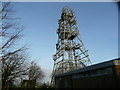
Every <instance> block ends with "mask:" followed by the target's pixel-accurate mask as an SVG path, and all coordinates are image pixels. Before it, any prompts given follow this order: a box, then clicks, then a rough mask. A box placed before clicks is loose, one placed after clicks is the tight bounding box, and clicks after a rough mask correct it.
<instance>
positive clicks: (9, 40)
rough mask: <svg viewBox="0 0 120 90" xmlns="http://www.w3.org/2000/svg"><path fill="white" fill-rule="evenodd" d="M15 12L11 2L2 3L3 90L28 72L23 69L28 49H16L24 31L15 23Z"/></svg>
mask: <svg viewBox="0 0 120 90" xmlns="http://www.w3.org/2000/svg"><path fill="white" fill-rule="evenodd" d="M12 13H13V10H12V6H11V3H10V2H4V3H2V9H1V10H0V15H1V14H2V17H1V19H0V21H2V25H1V27H0V28H2V30H1V31H0V38H2V44H1V47H0V51H1V52H0V56H1V57H2V58H1V61H2V70H1V71H2V87H3V89H5V88H9V87H10V86H11V84H12V83H13V81H14V80H15V78H17V77H20V76H21V75H23V74H25V73H26V71H27V70H28V69H27V68H23V67H24V66H25V65H24V64H25V60H27V57H26V52H25V51H26V49H27V48H26V47H25V46H23V47H21V48H18V49H16V48H15V45H16V41H17V40H18V39H19V38H20V37H21V36H22V34H21V32H22V30H23V29H24V28H23V27H21V26H19V25H17V24H16V22H15V20H16V19H15V18H13V17H12V16H13V14H12Z"/></svg>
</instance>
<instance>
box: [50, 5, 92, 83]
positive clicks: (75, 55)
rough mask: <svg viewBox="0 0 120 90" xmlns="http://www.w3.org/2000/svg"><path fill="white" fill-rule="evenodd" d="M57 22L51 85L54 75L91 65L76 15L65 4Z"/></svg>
mask: <svg viewBox="0 0 120 90" xmlns="http://www.w3.org/2000/svg"><path fill="white" fill-rule="evenodd" d="M58 24H59V27H58V29H57V34H58V41H57V44H56V54H55V55H54V56H53V60H54V67H53V72H52V79H51V84H52V85H54V76H55V75H59V74H63V73H65V72H69V71H72V70H76V69H80V68H84V67H87V66H89V65H91V61H90V59H89V55H88V50H86V49H85V47H84V44H83V42H82V39H81V37H80V32H79V30H78V27H77V21H76V17H75V15H74V12H73V10H72V9H71V8H69V7H68V6H65V7H64V8H63V9H62V14H61V18H60V19H59V21H58Z"/></svg>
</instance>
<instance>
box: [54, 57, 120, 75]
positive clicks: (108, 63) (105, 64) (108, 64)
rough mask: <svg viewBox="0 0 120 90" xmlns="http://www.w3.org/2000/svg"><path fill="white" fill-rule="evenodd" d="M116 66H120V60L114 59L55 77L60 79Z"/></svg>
mask: <svg viewBox="0 0 120 90" xmlns="http://www.w3.org/2000/svg"><path fill="white" fill-rule="evenodd" d="M114 65H120V58H116V59H112V60H109V61H105V62H102V63H98V64H94V65H91V66H88V67H85V68H82V69H77V70H74V71H70V72H67V73H64V74H60V75H56V76H55V77H60V76H65V75H70V74H75V73H80V72H85V71H92V70H97V69H100V68H106V67H111V66H114Z"/></svg>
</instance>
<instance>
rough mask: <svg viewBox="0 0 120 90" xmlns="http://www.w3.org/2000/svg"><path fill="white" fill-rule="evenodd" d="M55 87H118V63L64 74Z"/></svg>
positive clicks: (119, 76) (119, 83)
mask: <svg viewBox="0 0 120 90" xmlns="http://www.w3.org/2000/svg"><path fill="white" fill-rule="evenodd" d="M56 81H57V82H58V83H56V85H57V87H56V88H116V87H119V88H120V65H117V66H111V67H105V68H99V69H96V70H91V71H85V72H80V73H74V74H69V75H64V76H60V77H57V78H56Z"/></svg>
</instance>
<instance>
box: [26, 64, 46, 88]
mask: <svg viewBox="0 0 120 90" xmlns="http://www.w3.org/2000/svg"><path fill="white" fill-rule="evenodd" d="M44 76H45V74H44V72H43V71H42V69H41V68H40V66H38V65H37V64H36V63H34V62H31V65H30V66H29V71H28V78H29V80H30V81H33V82H34V86H33V87H35V85H37V84H38V83H39V81H41V80H42V79H43V78H44Z"/></svg>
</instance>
